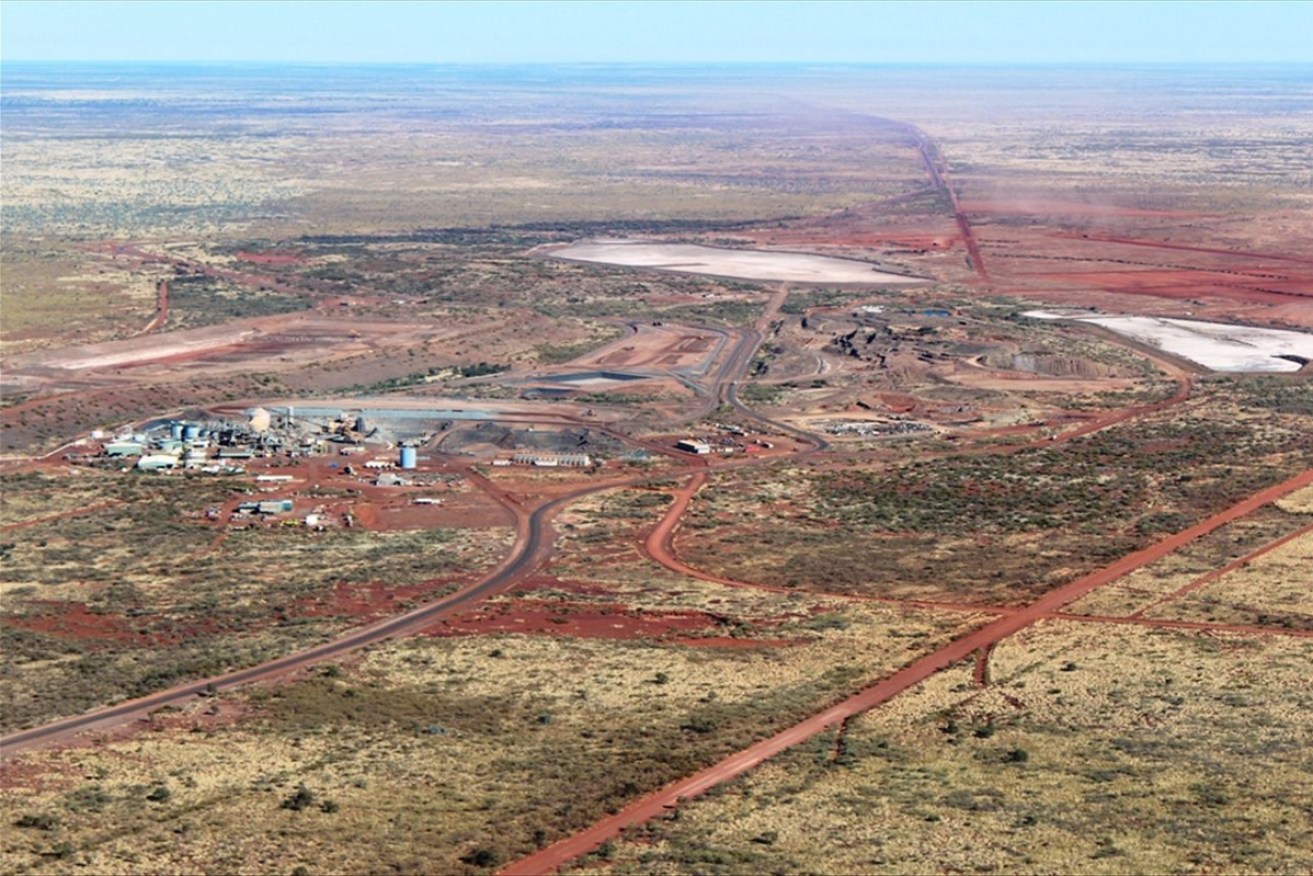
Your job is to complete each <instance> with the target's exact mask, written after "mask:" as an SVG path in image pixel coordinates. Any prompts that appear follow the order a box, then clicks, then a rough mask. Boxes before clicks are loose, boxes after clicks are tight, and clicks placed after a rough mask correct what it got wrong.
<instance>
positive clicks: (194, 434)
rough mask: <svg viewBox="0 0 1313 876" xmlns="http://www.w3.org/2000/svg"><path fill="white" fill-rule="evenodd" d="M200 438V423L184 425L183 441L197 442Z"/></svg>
mask: <svg viewBox="0 0 1313 876" xmlns="http://www.w3.org/2000/svg"><path fill="white" fill-rule="evenodd" d="M199 437H201V427H200V424H198V423H183V424H182V440H183V441H195V440H196V439H197V438H199Z"/></svg>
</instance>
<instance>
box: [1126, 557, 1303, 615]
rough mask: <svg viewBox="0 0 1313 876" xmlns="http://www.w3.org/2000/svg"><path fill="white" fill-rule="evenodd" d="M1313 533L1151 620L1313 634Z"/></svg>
mask: <svg viewBox="0 0 1313 876" xmlns="http://www.w3.org/2000/svg"><path fill="white" fill-rule="evenodd" d="M1311 585H1313V533H1306V534H1304V535H1301V536H1299V537H1298V538H1295V539H1293V540H1291V541H1288V542H1286V543H1285V544H1283V545H1282V546H1281V547H1278V548H1276V549H1275V550H1272V551H1269V552H1268V553H1266V554H1263V555H1262V556H1261V557H1256V558H1254V559H1253V560H1251V561H1249V562H1248V563H1246V564H1245V565H1244V566H1242V567H1240V568H1239V569H1236V570H1235V571H1232V572H1228V573H1227V574H1225V575H1222V576H1221V577H1219V578H1217V579H1216V580H1214V581H1211V582H1209V583H1208V584H1206V585H1204V586H1203V587H1202V588H1200V589H1198V590H1195V591H1194V592H1192V593H1189V594H1186V595H1185V596H1183V597H1181V598H1180V599H1178V600H1175V601H1173V602H1169V603H1166V604H1164V605H1160V606H1158V607H1157V608H1154V609H1152V610H1150V611H1149V612H1148V616H1149V617H1161V618H1171V619H1175V620H1206V621H1222V622H1231V623H1260V624H1266V625H1280V626H1290V627H1298V628H1301V629H1309V628H1313V586H1311Z"/></svg>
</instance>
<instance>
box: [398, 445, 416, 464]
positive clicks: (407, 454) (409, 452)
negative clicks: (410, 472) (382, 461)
mask: <svg viewBox="0 0 1313 876" xmlns="http://www.w3.org/2000/svg"><path fill="white" fill-rule="evenodd" d="M418 462H419V456H418V454H417V452H416V450H415V448H414V447H407V446H403V447H402V448H401V467H402V468H414V467H415V465H416V464H417V463H418Z"/></svg>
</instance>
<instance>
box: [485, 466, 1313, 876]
mask: <svg viewBox="0 0 1313 876" xmlns="http://www.w3.org/2000/svg"><path fill="white" fill-rule="evenodd" d="M1309 485H1313V469H1309V470H1307V471H1304V472H1302V473H1300V474H1298V475H1296V476H1295V477H1293V478H1290V479H1288V480H1286V481H1283V482H1282V483H1279V484H1277V485H1275V486H1272V487H1269V488H1267V489H1266V490H1262V491H1260V492H1258V493H1255V494H1254V495H1253V496H1250V497H1249V498H1248V499H1245V500H1244V501H1242V502H1238V503H1237V504H1235V505H1233V506H1231V507H1230V508H1228V509H1226V510H1225V511H1221V512H1219V513H1217V514H1214V515H1213V516H1212V517H1209V518H1208V519H1207V520H1204V521H1203V522H1201V523H1198V524H1195V525H1194V526H1192V527H1190V528H1189V529H1186V530H1184V531H1183V532H1179V533H1177V534H1175V535H1172V536H1169V537H1167V538H1165V539H1163V540H1162V541H1159V542H1157V543H1156V544H1153V545H1150V546H1149V547H1147V548H1144V549H1142V550H1139V551H1136V552H1134V553H1132V554H1129V555H1127V556H1125V557H1123V558H1122V559H1120V560H1118V561H1117V562H1115V563H1112V564H1111V565H1109V566H1106V567H1104V568H1103V569H1100V570H1098V571H1097V572H1094V573H1092V574H1090V575H1086V576H1084V577H1082V578H1078V579H1076V580H1075V581H1072V582H1071V583H1069V584H1067V585H1065V586H1063V587H1060V588H1058V589H1057V590H1054V591H1053V592H1052V593H1049V594H1048V595H1046V596H1044V597H1042V598H1040V599H1038V600H1036V601H1035V602H1033V603H1031V604H1030V605H1029V606H1027V607H1025V608H1023V609H1021V610H1020V611H1018V612H1016V613H1015V614H1011V615H1006V616H1004V617H1001V618H999V619H998V620H995V621H992V622H991V623H989V624H987V625H986V626H984V627H981V628H980V629H977V630H975V631H973V632H970V633H968V634H966V635H965V636H962V637H961V638H959V639H956V640H955V641H953V642H950V643H949V644H948V645H946V646H944V647H943V648H940V649H939V650H938V651H935V652H934V653H932V654H929V655H927V656H925V657H922V658H921V659H920V660H917V661H916V662H915V663H913V664H911V665H910V666H907V667H905V668H904V669H901V670H899V671H898V672H896V673H894V674H893V675H892V676H890V677H889V678H886V679H884V680H883V681H880V682H878V683H876V684H875V685H872V686H871V687H868V688H866V689H865V690H863V691H861V692H860V693H858V694H856V695H854V696H852V697H849V698H848V699H846V700H844V701H842V702H840V703H838V704H836V705H834V706H831V707H830V708H828V709H826V710H825V711H823V712H820V713H819V714H816V715H813V716H812V717H810V718H808V719H807V720H805V721H803V722H801V723H799V724H795V725H794V726H792V727H790V728H788V729H787V730H784V731H781V732H780V733H777V734H775V735H774V736H772V737H770V738H768V739H764V740H762V741H761V742H758V743H757V744H755V745H753V746H750V747H749V748H746V749H744V750H743V751H741V752H739V753H738V754H735V755H732V756H731V757H729V758H726V759H725V760H723V761H721V762H720V763H718V764H715V765H714V766H711V767H708V768H707V769H705V770H702V771H701V772H698V773H695V774H693V775H691V776H689V777H688V778H685V779H681V780H680V781H678V782H675V783H673V784H671V785H667V786H666V787H665V788H662V789H661V790H659V791H657V792H656V793H654V794H649V795H648V796H646V797H642V798H640V799H638V800H636V801H634V802H633V803H631V804H630V805H628V806H626V807H625V808H624V809H622V810H620V811H619V812H617V813H616V814H614V815H611V816H608V817H607V818H604V819H603V820H601V821H599V822H597V823H596V824H594V825H593V826H592V827H589V828H587V829H586V830H583V831H581V832H579V833H577V834H575V835H573V836H571V837H567V838H566V839H564V840H562V841H560V842H558V843H556V844H554V845H551V846H548V847H547V848H545V849H542V850H541V851H539V852H536V853H534V854H532V855H529V856H527V857H525V858H521V859H520V860H518V861H515V862H513V863H512V864H510V865H509V866H508V867H506V868H505V869H504V870H502V871H501V872H502V873H503V874H506V876H514V874H537V873H548V872H553V871H555V870H556V869H557V868H559V867H561V866H562V865H563V864H566V863H568V862H569V861H572V860H574V859H575V858H577V857H579V856H580V855H583V854H586V853H588V852H590V851H592V850H593V849H595V848H597V847H598V846H600V845H601V844H602V843H604V842H606V841H607V840H609V839H613V838H614V837H616V836H618V835H619V834H620V832H621V831H622V830H623V829H624V828H625V827H627V826H628V825H631V824H639V823H642V822H645V821H649V820H651V819H652V818H655V817H656V816H658V815H661V814H662V813H664V812H665V811H666V810H667V809H670V808H673V807H675V806H677V805H678V804H679V803H680V802H681V801H682V800H685V799H687V798H690V797H696V796H697V795H699V794H702V793H704V792H706V791H707V790H709V789H711V788H713V787H715V786H716V785H719V784H721V783H723V782H727V781H729V780H731V779H734V778H737V777H738V776H741V775H743V774H744V773H746V772H747V771H749V770H751V769H752V768H754V767H756V766H757V765H759V764H761V763H762V762H763V761H765V760H768V759H769V758H771V757H774V756H775V755H777V754H779V753H780V752H782V751H785V750H786V749H789V748H792V747H793V746H795V745H798V744H800V743H802V742H805V741H806V740H808V739H810V738H811V737H813V736H815V735H817V734H819V733H821V732H823V731H825V730H826V729H827V728H829V727H831V726H834V725H837V724H839V723H840V722H842V721H844V720H847V719H848V718H851V717H853V716H855V715H860V714H861V713H863V712H866V711H869V710H870V709H872V708H874V707H876V706H878V705H880V704H881V703H884V702H886V701H888V700H890V699H892V698H893V697H895V696H897V695H898V694H900V693H902V692H903V691H905V690H907V689H908V688H910V687H912V686H914V685H916V684H919V683H920V682H922V681H925V680H926V679H927V678H929V677H930V676H932V675H934V674H935V673H937V672H939V671H941V670H943V669H946V668H948V667H949V666H952V665H953V664H955V663H957V662H959V661H961V660H965V659H967V658H969V657H970V656H971V654H972V652H974V651H977V650H981V649H987V648H990V647H992V646H993V645H995V644H997V643H998V642H1000V641H1002V640H1003V639H1005V638H1007V637H1008V636H1011V635H1013V634H1014V633H1017V632H1019V631H1021V630H1023V629H1025V628H1026V627H1028V626H1030V625H1032V624H1034V623H1035V622H1036V621H1039V620H1042V619H1044V618H1046V617H1051V616H1052V615H1053V614H1054V613H1056V612H1058V611H1059V610H1060V609H1061V608H1062V607H1063V606H1065V605H1067V604H1069V603H1071V602H1073V601H1075V600H1077V599H1079V598H1081V597H1082V596H1085V595H1086V594H1088V593H1090V592H1091V591H1093V590H1096V589H1098V588H1099V587H1103V586H1104V585H1106V584H1109V583H1111V582H1113V581H1116V580H1117V579H1119V578H1121V577H1122V576H1124V575H1126V574H1128V573H1130V572H1132V571H1134V570H1135V569H1138V568H1140V567H1141V566H1143V565H1145V564H1147V563H1151V562H1153V561H1154V560H1158V559H1161V558H1162V557H1165V556H1167V555H1168V554H1170V553H1172V552H1173V551H1175V550H1178V549H1179V548H1181V547H1182V546H1183V545H1185V544H1187V543H1189V542H1191V541H1193V540H1194V539H1196V538H1199V537H1200V536H1203V535H1206V534H1207V533H1209V532H1212V531H1213V530H1214V529H1217V528H1218V527H1220V526H1223V525H1225V524H1227V523H1229V522H1231V521H1232V520H1236V519H1237V518H1240V517H1243V516H1245V515H1246V514H1249V513H1251V512H1253V511H1254V510H1256V509H1257V508H1260V507H1262V506H1263V505H1266V504H1267V503H1269V502H1273V501H1275V500H1277V499H1280V498H1281V497H1282V496H1285V495H1287V494H1289V493H1291V492H1294V491H1295V490H1298V489H1302V488H1304V487H1307V486H1309Z"/></svg>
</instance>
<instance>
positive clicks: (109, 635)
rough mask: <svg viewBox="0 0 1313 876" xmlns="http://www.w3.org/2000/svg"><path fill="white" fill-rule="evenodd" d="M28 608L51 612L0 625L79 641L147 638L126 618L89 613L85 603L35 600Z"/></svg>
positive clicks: (5, 619)
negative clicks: (132, 626) (129, 623)
mask: <svg viewBox="0 0 1313 876" xmlns="http://www.w3.org/2000/svg"><path fill="white" fill-rule="evenodd" d="M29 605H31V606H32V607H33V608H35V609H37V610H38V611H39V610H40V609H43V608H44V609H48V613H40V614H28V615H7V616H5V617H0V624H3V625H4V626H7V627H16V628H18V629H22V630H31V631H32V632H34V633H44V634H46V635H50V636H58V637H59V638H61V639H69V640H72V641H77V642H91V643H95V642H101V643H105V644H109V643H112V642H132V643H134V644H140V643H141V642H142V641H143V640H144V639H145V637H144V636H142V635H141V634H140V633H139V632H137V631H136V630H135V629H129V628H128V622H127V620H126V619H125V618H121V617H118V616H116V615H110V614H96V613H95V612H92V611H88V610H87V605H86V603H85V602H60V601H57V600H45V599H43V600H32V601H31V602H30V603H29Z"/></svg>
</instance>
